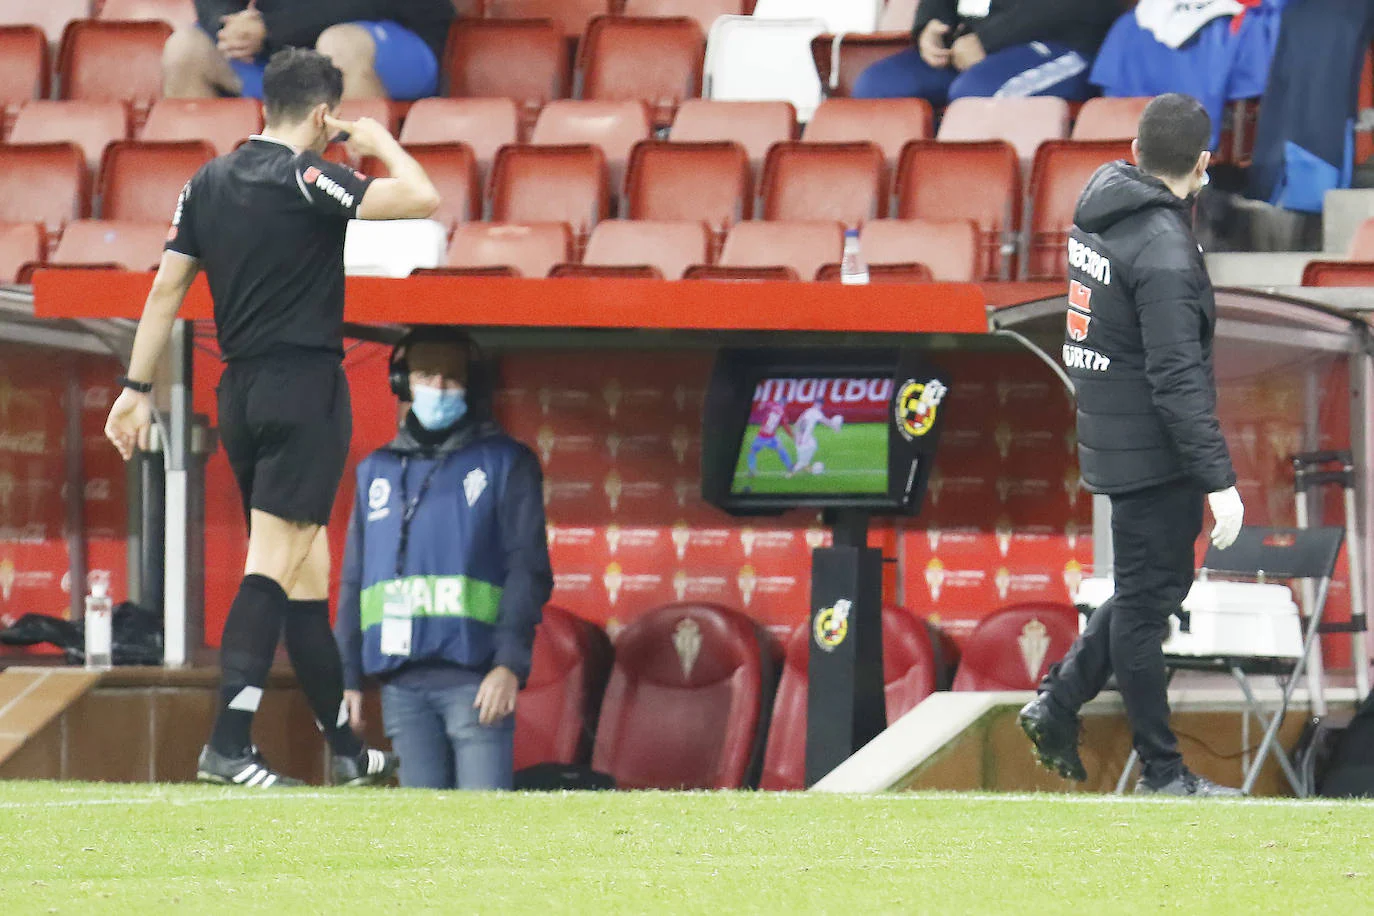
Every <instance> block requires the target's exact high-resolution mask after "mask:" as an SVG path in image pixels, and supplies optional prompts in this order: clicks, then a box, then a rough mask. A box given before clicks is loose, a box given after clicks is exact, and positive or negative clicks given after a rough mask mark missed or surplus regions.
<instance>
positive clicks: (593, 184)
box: [491, 145, 610, 261]
mask: <svg viewBox="0 0 1374 916" xmlns="http://www.w3.org/2000/svg"><path fill="white" fill-rule="evenodd" d="M609 215H610V194H609V191H608V185H607V182H606V157H605V155H604V154H603V153H602V152H601V150H600V149H599V148H598V147H595V146H587V145H583V146H507V147H505V148H503V149H502V150H501V151H500V152H499V153H497V154H496V164H495V165H494V166H492V172H491V218H492V219H493V220H495V221H497V222H502V223H567V224H569V225H570V226H571V227H572V229H573V232H574V234H575V235H576V237H577V239H578V245H579V248H580V247H581V245H582V244H583V243H585V241H586V238H587V236H588V235H589V234H590V233H591V231H592V227H593V226H595V225H596V224H597V223H599V222H600V221H601V220H603V219H605V218H606V217H607V216H609ZM559 260H560V261H565V260H568V259H567V258H560V259H559Z"/></svg>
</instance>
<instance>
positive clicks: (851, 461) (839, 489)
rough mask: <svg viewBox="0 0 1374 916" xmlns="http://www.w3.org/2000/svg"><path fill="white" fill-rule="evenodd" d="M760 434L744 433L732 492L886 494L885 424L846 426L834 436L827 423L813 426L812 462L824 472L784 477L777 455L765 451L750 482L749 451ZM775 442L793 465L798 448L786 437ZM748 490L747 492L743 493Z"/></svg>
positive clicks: (752, 427) (754, 431)
mask: <svg viewBox="0 0 1374 916" xmlns="http://www.w3.org/2000/svg"><path fill="white" fill-rule="evenodd" d="M758 431H759V427H758V424H752V425H750V426H749V427H748V428H747V429H745V431H744V439H743V440H742V445H741V448H740V454H739V458H738V460H737V461H736V462H735V480H734V484H733V492H735V493H744V492H753V493H803V494H805V493H885V492H887V424H886V423H846V424H845V425H844V426H842V427H840V431H839V432H835V431H834V430H833V429H831V428H830V427H828V426H826V425H825V424H820V425H818V426H817V427H816V457H815V458H813V459H812V461H819V462H820V463H821V464H823V465H825V471H823V472H822V473H820V474H812V473H811V472H810V471H802V472H800V473H798V474H797V475H796V476H795V477H787V476H785V475H786V470H787V469H786V468H785V467H784V466H783V463H782V459H781V458H779V457H778V453H777V452H775V451H773V450H772V449H764V450H762V451H760V452H759V453H758V457H757V459H756V460H757V462H758V469H759V473H758V476H757V477H752V478H751V477H749V450H750V449H751V448H752V447H753V444H754V437H755V436H756V435H757V433H758ZM778 442H780V443H781V444H782V447H783V448H784V449H786V450H787V454H788V457H790V458H791V459H792V460H793V461H796V460H797V443H796V442H795V441H793V439H792V437H791V436H788V435H786V434H785V433H779V434H778ZM746 487H747V488H748V489H747V490H746Z"/></svg>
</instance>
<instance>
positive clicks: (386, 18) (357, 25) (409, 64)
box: [162, 0, 454, 99]
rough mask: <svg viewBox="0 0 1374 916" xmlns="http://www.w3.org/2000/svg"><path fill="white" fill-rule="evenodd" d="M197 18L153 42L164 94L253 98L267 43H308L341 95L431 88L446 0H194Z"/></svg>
mask: <svg viewBox="0 0 1374 916" xmlns="http://www.w3.org/2000/svg"><path fill="white" fill-rule="evenodd" d="M195 4H196V17H197V20H198V21H197V23H196V24H195V25H191V26H187V27H184V28H181V29H178V30H177V31H176V32H175V33H173V35H172V37H171V38H169V39H167V45H166V47H165V48H164V50H163V55H162V66H163V93H164V95H166V96H167V97H168V98H213V97H215V96H219V95H234V96H245V97H249V98H262V72H263V67H264V66H266V64H267V58H268V57H270V56H271V54H272V52H274V51H277V50H279V49H281V48H283V47H307V48H308V47H313V48H315V49H316V50H317V51H320V52H322V53H323V54H325V55H327V56H328V57H329V58H330V59H331V60H333V61H334V64H335V66H337V67H338V68H339V69H340V70H342V71H343V75H344V95H343V97H344V98H345V99H384V98H392V99H419V98H424V97H425V96H430V95H434V94H436V93H437V92H438V90H439V61H440V60H441V59H442V57H443V53H444V42H445V41H446V39H447V37H448V27H449V24H450V23H451V22H452V21H453V15H454V14H453V5H452V4H451V3H450V0H328V2H325V0H195Z"/></svg>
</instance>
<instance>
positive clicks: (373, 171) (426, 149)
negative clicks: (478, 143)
mask: <svg viewBox="0 0 1374 916" xmlns="http://www.w3.org/2000/svg"><path fill="white" fill-rule="evenodd" d="M406 152H408V153H410V155H411V156H412V157H414V159H415V161H416V162H418V163H420V166H421V167H422V168H423V169H424V170H425V173H426V174H427V175H429V180H430V181H432V182H433V183H434V187H435V188H436V189H437V190H438V191H439V197H440V198H441V201H440V203H439V209H438V210H436V211H434V215H433V216H431V217H430V219H433V220H436V221H438V222H440V223H443V224H444V228H445V229H446V230H447V231H449V232H452V231H453V227H454V226H456V225H458V224H459V223H466V222H468V221H470V220H476V219H481V218H482V179H481V176H480V173H479V172H478V170H477V157H476V156H475V155H473V152H472V149H471V147H469V146H468V145H467V144H466V143H424V144H418V145H416V144H406ZM363 172H365V173H366V174H368V175H371V176H373V177H376V178H385V177H387V175H388V174H389V173H388V172H387V170H386V166H384V165H382V163H381V162H380V161H378V160H375V159H368V160H366V161H365V162H364V163H363Z"/></svg>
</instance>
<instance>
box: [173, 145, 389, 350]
mask: <svg viewBox="0 0 1374 916" xmlns="http://www.w3.org/2000/svg"><path fill="white" fill-rule="evenodd" d="M371 181H372V179H370V178H368V177H366V176H364V175H362V174H361V173H359V172H355V171H353V170H352V169H350V168H348V167H347V166H342V165H338V164H337V163H333V162H327V161H326V160H324V159H322V158H321V157H320V156H318V155H316V154H315V153H312V152H303V153H296V152H295V151H294V150H293V149H292V148H291V147H289V146H287V145H286V144H284V143H281V142H280V141H277V140H272V139H268V138H266V137H256V136H255V137H253V138H251V139H250V140H249V141H248V142H247V143H245V144H243V145H242V146H240V147H239V148H238V149H236V150H234V151H233V152H232V153H229V154H228V155H227V156H220V157H219V158H218V159H215V160H213V161H212V162H209V163H207V164H206V165H205V166H204V167H203V168H202V169H201V170H200V171H199V172H197V173H196V175H195V177H193V178H192V179H191V180H190V181H188V182H187V183H186V187H184V188H183V189H182V191H181V197H180V198H179V199H178V201H177V208H176V213H175V214H174V215H173V216H172V228H171V230H170V231H169V232H168V235H167V250H168V251H175V252H178V253H180V254H184V255H187V256H189V257H193V258H196V259H197V260H199V261H200V264H201V266H202V267H203V268H204V270H205V276H206V279H207V280H208V281H209V284H210V295H211V297H212V298H213V300H214V303H215V327H216V329H217V331H218V334H219V348H220V353H221V355H222V357H223V358H224V360H225V361H226V362H231V361H234V360H242V359H248V358H251V357H256V356H265V355H273V354H290V353H291V352H293V351H300V350H315V351H325V352H332V353H335V354H339V355H342V353H343V306H344V262H343V249H344V233H345V231H346V230H347V227H348V220H349V219H352V218H353V217H355V216H356V215H357V212H358V204H359V203H361V202H362V199H363V193H364V192H365V191H366V190H367V186H368V185H369V184H370V183H371Z"/></svg>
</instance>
